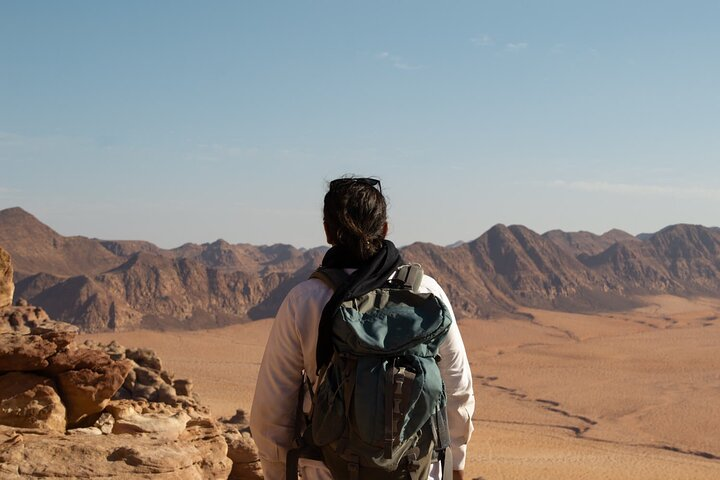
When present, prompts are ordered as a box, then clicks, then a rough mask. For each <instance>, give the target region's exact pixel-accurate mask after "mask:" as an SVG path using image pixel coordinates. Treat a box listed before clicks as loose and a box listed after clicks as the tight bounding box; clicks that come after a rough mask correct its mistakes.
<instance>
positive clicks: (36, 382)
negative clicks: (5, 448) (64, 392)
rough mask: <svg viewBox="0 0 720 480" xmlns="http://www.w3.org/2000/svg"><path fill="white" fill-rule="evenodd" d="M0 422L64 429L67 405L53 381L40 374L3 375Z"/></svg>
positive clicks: (0, 391) (1, 376) (0, 389)
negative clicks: (64, 403)
mask: <svg viewBox="0 0 720 480" xmlns="http://www.w3.org/2000/svg"><path fill="white" fill-rule="evenodd" d="M0 425H7V426H11V427H22V428H37V429H41V430H52V431H56V432H61V433H65V426H66V424H65V405H63V403H62V400H61V399H60V396H59V395H58V393H57V389H56V387H55V384H54V382H53V381H52V380H51V379H49V378H47V377H43V376H41V375H35V374H31V373H24V372H23V373H21V372H11V373H6V374H4V375H0Z"/></svg>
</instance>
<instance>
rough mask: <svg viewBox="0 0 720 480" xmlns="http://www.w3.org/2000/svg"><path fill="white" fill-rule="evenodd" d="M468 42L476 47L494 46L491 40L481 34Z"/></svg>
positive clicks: (489, 37)
mask: <svg viewBox="0 0 720 480" xmlns="http://www.w3.org/2000/svg"><path fill="white" fill-rule="evenodd" d="M470 42H472V44H473V45H477V46H478V47H491V46H493V45H495V40H493V38H492V37H491V36H490V35H488V34H486V33H483V34H482V35H480V36H479V37H473V38H471V39H470Z"/></svg>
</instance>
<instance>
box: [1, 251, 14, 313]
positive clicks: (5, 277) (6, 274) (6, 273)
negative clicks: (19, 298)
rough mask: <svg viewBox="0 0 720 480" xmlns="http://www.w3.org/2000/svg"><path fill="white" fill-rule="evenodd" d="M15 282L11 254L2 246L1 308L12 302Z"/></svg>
mask: <svg viewBox="0 0 720 480" xmlns="http://www.w3.org/2000/svg"><path fill="white" fill-rule="evenodd" d="M14 291H15V284H14V283H13V268H12V264H11V263H10V254H9V253H7V252H6V251H5V250H3V249H2V247H0V308H3V307H7V306H8V305H10V304H12V299H13V292H14Z"/></svg>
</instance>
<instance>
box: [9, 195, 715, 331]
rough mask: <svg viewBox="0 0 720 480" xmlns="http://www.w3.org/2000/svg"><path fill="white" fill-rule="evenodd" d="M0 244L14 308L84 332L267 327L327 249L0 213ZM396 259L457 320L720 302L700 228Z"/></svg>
mask: <svg viewBox="0 0 720 480" xmlns="http://www.w3.org/2000/svg"><path fill="white" fill-rule="evenodd" d="M36 237H37V238H38V242H37V245H36V244H35V241H34V238H36ZM18 238H21V239H22V241H20V240H18ZM0 245H3V246H4V247H5V248H6V249H7V250H8V251H9V252H10V254H11V255H12V257H13V261H14V262H15V264H16V269H15V270H16V272H15V278H16V280H19V281H18V282H17V285H16V287H15V298H19V297H22V298H27V299H28V300H30V301H31V302H32V303H33V304H37V305H40V306H42V307H43V308H45V309H46V310H47V311H48V312H49V313H50V314H51V315H52V316H53V317H54V318H57V319H61V320H65V321H68V322H70V323H73V324H76V325H78V326H80V327H81V328H82V329H84V330H87V331H98V330H106V329H115V330H122V329H134V328H138V327H146V328H205V327H211V326H219V325H224V324H227V323H232V322H240V321H245V320H247V319H253V318H261V317H267V316H272V315H274V314H275V312H276V310H277V308H278V306H279V305H280V302H281V301H282V299H283V298H284V296H285V295H286V294H287V292H288V291H289V290H290V289H291V288H292V287H293V286H294V285H296V284H297V283H299V282H300V281H302V280H304V279H305V278H307V277H308V276H309V274H310V273H311V272H312V270H313V269H314V268H316V267H317V265H319V263H320V261H321V258H322V255H323V253H324V250H325V249H324V248H318V249H312V250H300V249H296V248H294V247H292V246H290V245H283V244H278V245H272V246H253V245H247V244H230V243H228V242H226V241H224V240H217V241H215V242H212V243H206V244H200V245H198V244H185V245H182V246H180V247H178V248H174V249H162V248H159V247H157V246H156V245H153V244H152V243H149V242H143V241H110V240H97V239H89V238H85V237H63V236H61V235H59V234H58V233H57V232H54V231H53V230H52V229H50V228H49V227H47V226H45V225H43V224H42V223H41V222H40V221H39V220H37V219H36V218H35V217H33V216H32V215H30V214H28V213H27V212H24V211H22V210H21V209H18V208H14V209H9V210H4V211H0ZM402 255H403V257H404V258H405V259H406V260H407V261H412V262H418V263H420V264H422V265H423V267H424V269H425V271H426V272H427V273H429V274H430V275H432V276H434V277H435V278H437V280H438V281H439V282H440V284H441V285H442V286H443V288H444V289H445V290H446V292H447V294H448V296H449V297H450V300H451V301H452V304H453V307H454V309H455V310H456V313H457V314H458V316H461V317H462V316H475V317H478V316H479V317H489V316H493V315H498V314H508V313H510V314H512V313H513V312H515V311H516V309H517V308H518V306H531V307H539V308H555V309H561V310H567V311H596V310H617V309H625V308H628V307H632V306H635V305H638V304H639V301H638V299H637V297H638V296H639V295H644V294H656V293H672V294H678V295H697V294H702V295H711V296H718V295H720V231H718V229H715V228H706V227H702V226H698V225H673V226H670V227H667V228H665V229H663V230H661V231H659V232H657V233H654V234H651V235H649V236H647V237H645V239H644V240H641V239H639V238H637V237H633V236H632V235H630V234H628V233H625V232H623V231H620V230H611V231H609V232H606V233H604V234H602V235H595V234H592V233H590V232H562V231H560V230H552V231H550V232H546V233H544V234H542V235H540V234H538V233H536V232H534V231H532V230H530V229H528V228H526V227H523V226H521V225H511V226H504V225H496V226H494V227H492V228H491V229H490V230H488V231H487V232H485V233H483V234H482V235H481V236H480V237H478V238H476V239H475V240H472V241H469V242H458V243H456V244H453V245H451V246H448V247H442V246H438V245H433V244H428V243H414V244H412V245H409V246H407V247H404V248H403V249H402Z"/></svg>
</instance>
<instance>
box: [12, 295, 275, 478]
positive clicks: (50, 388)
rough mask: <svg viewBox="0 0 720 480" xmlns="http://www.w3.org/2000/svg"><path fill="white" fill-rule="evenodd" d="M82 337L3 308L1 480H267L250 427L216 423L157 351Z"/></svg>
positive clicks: (40, 314) (40, 317) (32, 312)
mask: <svg viewBox="0 0 720 480" xmlns="http://www.w3.org/2000/svg"><path fill="white" fill-rule="evenodd" d="M76 334H77V327H75V326H72V325H69V324H67V323H64V322H55V321H53V320H51V319H50V318H48V316H47V314H46V313H45V312H44V311H43V310H42V309H39V308H36V307H32V306H28V305H18V306H14V307H8V306H6V307H4V308H2V309H0V478H3V479H25V478H36V477H43V478H54V479H61V478H68V479H69V478H88V479H97V478H144V479H168V480H170V479H181V480H183V479H187V480H190V479H193V480H201V479H203V480H204V479H226V478H233V479H237V480H244V479H258V478H262V474H261V472H260V465H259V460H258V457H257V451H256V449H255V446H254V442H253V440H252V438H251V437H250V434H249V430H248V428H247V425H244V424H237V423H232V422H231V421H230V420H228V421H227V422H220V421H217V420H214V419H213V418H212V416H211V414H210V412H209V411H208V409H207V408H206V407H204V406H203V405H202V404H201V403H200V402H199V399H198V398H197V396H196V395H194V394H193V392H192V382H191V381H189V380H186V379H175V378H173V375H172V374H171V373H169V372H167V371H166V370H164V369H163V366H162V362H161V360H160V359H159V358H158V357H157V355H156V354H155V353H154V352H153V351H151V350H147V349H126V348H123V347H122V346H121V345H119V344H117V343H115V342H111V343H110V344H107V345H101V344H96V343H93V342H89V341H88V342H86V343H85V344H82V345H78V344H77V343H75V342H74V339H75V336H76ZM239 419H240V420H242V419H243V417H242V416H240V417H239ZM234 420H238V418H235V419H234Z"/></svg>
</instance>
